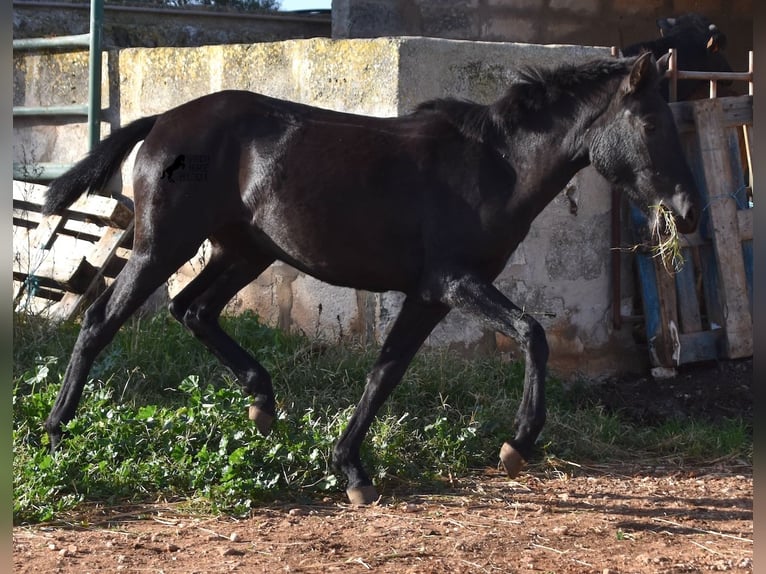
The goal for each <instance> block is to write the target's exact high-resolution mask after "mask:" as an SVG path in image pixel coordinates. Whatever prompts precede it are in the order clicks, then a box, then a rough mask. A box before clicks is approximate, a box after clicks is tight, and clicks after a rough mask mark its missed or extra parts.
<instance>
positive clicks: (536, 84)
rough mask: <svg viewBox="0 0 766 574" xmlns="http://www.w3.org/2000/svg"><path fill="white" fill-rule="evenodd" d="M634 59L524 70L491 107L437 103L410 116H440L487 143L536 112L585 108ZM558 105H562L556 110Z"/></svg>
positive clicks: (464, 102)
mask: <svg viewBox="0 0 766 574" xmlns="http://www.w3.org/2000/svg"><path fill="white" fill-rule="evenodd" d="M628 62H629V63H631V64H632V62H633V59H630V60H620V59H600V60H593V61H591V62H586V63H584V64H579V65H571V64H564V65H561V66H558V67H555V68H537V67H527V68H523V69H522V70H521V71H520V72H519V73H518V78H517V79H516V80H515V81H514V82H513V83H512V84H511V85H510V87H509V88H508V90H507V91H506V93H505V95H504V96H503V97H501V98H500V99H499V100H497V101H496V102H494V103H493V104H491V105H482V104H478V103H476V102H471V101H468V100H460V99H456V98H438V99H434V100H429V101H426V102H423V103H422V104H420V105H419V106H418V107H417V108H416V110H415V114H418V113H428V112H432V113H439V114H442V115H443V116H445V117H446V118H447V120H448V121H449V122H450V123H452V124H453V125H454V126H455V127H456V128H457V129H458V130H459V131H460V132H461V133H462V134H463V135H465V136H466V137H469V138H471V139H476V140H479V141H488V140H491V139H493V138H494V137H495V136H497V135H498V134H501V133H505V132H506V131H507V130H511V129H513V128H514V127H517V126H519V125H521V124H524V123H525V122H529V121H534V118H535V117H536V116H537V114H538V112H540V111H542V110H546V112H547V114H548V115H550V114H554V113H556V112H557V111H559V112H565V111H567V112H569V111H571V106H572V105H577V104H580V103H590V102H591V101H592V100H593V99H594V98H598V97H600V96H601V95H602V94H603V93H604V92H605V91H606V86H607V83H606V82H605V80H607V79H609V78H612V77H622V76H624V75H626V74H627V73H628V71H629V70H630V66H629V64H628ZM557 104H561V106H560V107H557Z"/></svg>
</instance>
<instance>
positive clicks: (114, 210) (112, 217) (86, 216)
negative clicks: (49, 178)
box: [13, 181, 133, 229]
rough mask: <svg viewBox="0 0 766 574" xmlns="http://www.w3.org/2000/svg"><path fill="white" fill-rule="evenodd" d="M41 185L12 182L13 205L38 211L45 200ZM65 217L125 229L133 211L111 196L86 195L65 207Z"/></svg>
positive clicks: (17, 207)
mask: <svg viewBox="0 0 766 574" xmlns="http://www.w3.org/2000/svg"><path fill="white" fill-rule="evenodd" d="M46 189H47V188H46V187H45V186H42V185H35V184H30V183H26V182H21V181H14V182H13V207H14V208H16V209H21V210H27V211H40V208H41V206H42V204H43V203H44V201H45V190H46ZM66 215H67V217H69V218H72V219H76V220H79V221H89V222H94V223H99V224H101V225H109V226H113V227H119V228H121V229H125V228H126V227H127V226H128V224H129V223H130V222H131V221H132V220H133V211H132V210H131V209H130V208H129V207H128V206H127V205H125V204H123V203H121V202H120V201H118V200H116V199H113V198H111V197H103V196H101V195H86V196H83V197H81V198H79V199H78V200H77V201H75V202H74V203H73V204H72V205H71V206H70V207H69V208H68V209H67V214H66Z"/></svg>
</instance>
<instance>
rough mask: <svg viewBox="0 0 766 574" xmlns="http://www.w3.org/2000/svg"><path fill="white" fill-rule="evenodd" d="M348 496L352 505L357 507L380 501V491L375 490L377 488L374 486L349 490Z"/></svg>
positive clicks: (347, 490) (347, 491)
mask: <svg viewBox="0 0 766 574" xmlns="http://www.w3.org/2000/svg"><path fill="white" fill-rule="evenodd" d="M346 495H347V496H348V499H349V500H350V501H351V504H354V505H357V506H367V505H368V504H374V503H375V502H377V501H378V500H380V497H379V496H378V491H377V490H375V487H374V486H372V485H370V486H359V487H357V488H347V489H346Z"/></svg>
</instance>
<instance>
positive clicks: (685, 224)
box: [660, 187, 700, 233]
mask: <svg viewBox="0 0 766 574" xmlns="http://www.w3.org/2000/svg"><path fill="white" fill-rule="evenodd" d="M665 205H666V207H669V208H670V210H671V211H672V212H673V219H674V223H675V225H676V231H678V232H679V233H693V232H694V231H696V229H697V225H698V224H699V218H700V210H699V207H698V206H697V205H696V204H695V202H694V201H693V200H692V196H691V194H689V193H688V192H686V191H683V190H680V189H679V188H678V187H677V188H676V193H675V195H674V196H673V198H672V199H671V200H670V201H669V202H667V203H666V204H665ZM660 231H662V232H665V231H666V230H662V229H661V230H660Z"/></svg>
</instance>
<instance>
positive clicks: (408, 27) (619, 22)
mask: <svg viewBox="0 0 766 574" xmlns="http://www.w3.org/2000/svg"><path fill="white" fill-rule="evenodd" d="M684 12H699V13H701V14H704V15H706V16H707V17H708V18H710V19H711V20H712V21H713V22H715V23H716V24H717V25H718V26H719V28H720V29H721V30H723V31H724V32H726V33H727V34H728V39H729V48H728V49H727V55H728V57H729V60H730V62H731V64H732V67H733V68H734V69H735V70H741V71H745V70H747V63H748V60H747V53H748V51H749V50H752V49H753V2H752V0H651V1H649V2H647V1H641V0H549V1H543V0H456V1H452V2H445V1H444V0H333V2H332V35H333V37H334V38H369V37H377V36H400V35H410V36H433V37H439V38H455V39H463V40H489V41H504V42H528V43H535V44H580V45H585V46H617V47H618V48H622V47H625V46H628V45H630V44H633V43H635V42H639V41H643V40H647V39H651V38H655V37H657V26H656V20H657V18H660V17H668V16H674V15H678V14H681V13H684Z"/></svg>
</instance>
